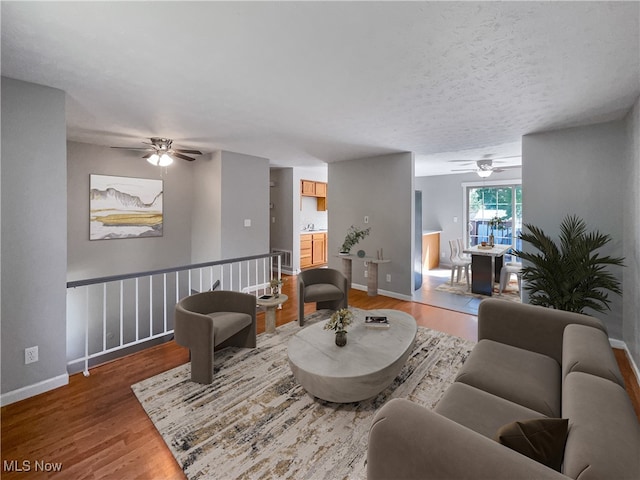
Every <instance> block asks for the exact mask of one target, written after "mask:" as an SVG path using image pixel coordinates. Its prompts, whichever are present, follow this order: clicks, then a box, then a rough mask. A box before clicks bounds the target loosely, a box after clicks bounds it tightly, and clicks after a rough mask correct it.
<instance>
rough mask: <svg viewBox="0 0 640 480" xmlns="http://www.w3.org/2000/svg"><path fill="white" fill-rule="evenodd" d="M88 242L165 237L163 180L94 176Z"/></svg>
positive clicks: (91, 184) (92, 177)
mask: <svg viewBox="0 0 640 480" xmlns="http://www.w3.org/2000/svg"><path fill="white" fill-rule="evenodd" d="M90 189H91V191H90V196H89V240H111V239H115V238H141V237H161V236H162V212H163V210H162V194H163V192H162V190H163V182H162V180H153V179H145V178H131V177H114V176H109V175H91V179H90Z"/></svg>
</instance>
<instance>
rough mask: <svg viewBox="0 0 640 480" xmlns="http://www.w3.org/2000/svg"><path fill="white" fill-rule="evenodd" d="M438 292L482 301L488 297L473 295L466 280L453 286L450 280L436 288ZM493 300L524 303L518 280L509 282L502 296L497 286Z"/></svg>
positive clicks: (494, 289)
mask: <svg viewBox="0 0 640 480" xmlns="http://www.w3.org/2000/svg"><path fill="white" fill-rule="evenodd" d="M436 291H438V292H447V293H453V294H455V295H464V296H465V297H472V298H479V299H481V300H482V299H484V298H487V296H486V295H482V294H479V293H473V292H472V291H470V290H468V289H467V282H466V280H463V281H462V282H454V283H453V285H451V281H450V280H449V281H447V282H445V283H443V284H441V285H438V286H437V287H436ZM493 298H499V299H501V300H508V301H509V302H518V303H522V300H521V299H520V291H519V290H518V282H517V280H513V281H511V282H509V283H508V284H507V288H505V289H504V290H503V291H502V294H499V293H498V287H497V285H496V286H495V287H494V288H493Z"/></svg>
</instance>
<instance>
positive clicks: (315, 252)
mask: <svg viewBox="0 0 640 480" xmlns="http://www.w3.org/2000/svg"><path fill="white" fill-rule="evenodd" d="M311 258H312V259H313V260H312V262H313V265H320V264H323V263H327V234H326V233H314V234H313V246H312V249H311Z"/></svg>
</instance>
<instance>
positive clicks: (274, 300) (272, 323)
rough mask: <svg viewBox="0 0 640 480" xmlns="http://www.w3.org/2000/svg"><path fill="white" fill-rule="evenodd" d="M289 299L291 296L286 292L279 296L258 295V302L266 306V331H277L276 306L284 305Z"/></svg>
mask: <svg viewBox="0 0 640 480" xmlns="http://www.w3.org/2000/svg"><path fill="white" fill-rule="evenodd" d="M287 300H289V297H288V296H286V295H285V294H284V293H281V294H280V295H278V296H277V297H271V298H260V297H258V300H257V303H258V305H260V306H261V307H265V308H266V310H267V311H266V312H265V316H264V320H265V332H266V333H276V308H277V307H278V305H282V304H283V303H284V302H286V301H287Z"/></svg>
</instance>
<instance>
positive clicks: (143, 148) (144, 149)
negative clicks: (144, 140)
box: [111, 147, 152, 152]
mask: <svg viewBox="0 0 640 480" xmlns="http://www.w3.org/2000/svg"><path fill="white" fill-rule="evenodd" d="M111 148H119V149H121V150H142V151H145V152H150V151H152V149H151V148H146V147H111Z"/></svg>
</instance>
